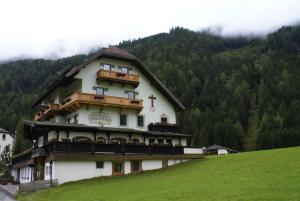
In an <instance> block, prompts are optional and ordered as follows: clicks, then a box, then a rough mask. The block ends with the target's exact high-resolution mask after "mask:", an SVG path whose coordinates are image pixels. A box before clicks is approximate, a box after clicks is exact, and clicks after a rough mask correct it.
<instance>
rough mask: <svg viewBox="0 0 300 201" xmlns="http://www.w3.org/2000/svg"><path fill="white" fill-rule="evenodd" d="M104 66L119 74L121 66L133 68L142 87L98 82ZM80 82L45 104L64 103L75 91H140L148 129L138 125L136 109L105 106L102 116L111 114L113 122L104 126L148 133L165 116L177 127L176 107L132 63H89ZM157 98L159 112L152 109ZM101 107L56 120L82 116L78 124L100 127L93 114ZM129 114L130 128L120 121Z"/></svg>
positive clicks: (78, 78) (56, 93) (78, 77)
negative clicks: (92, 121)
mask: <svg viewBox="0 0 300 201" xmlns="http://www.w3.org/2000/svg"><path fill="white" fill-rule="evenodd" d="M101 63H107V64H111V65H114V66H115V68H113V69H112V71H118V66H126V67H129V68H130V69H132V70H131V71H130V74H135V75H139V76H140V84H139V86H138V87H136V88H134V87H133V86H131V85H125V86H122V85H121V84H112V85H111V84H108V83H107V82H105V81H102V82H100V83H99V82H97V71H99V70H100V69H101V68H102V67H101ZM75 78H76V81H74V82H73V83H72V84H71V85H69V86H68V87H65V88H60V89H58V90H55V91H54V92H53V93H52V94H51V95H50V96H49V97H48V99H46V100H45V101H44V102H45V103H47V101H51V102H53V103H58V104H59V103H61V101H63V100H64V99H65V98H66V97H67V96H66V94H71V93H74V92H81V93H88V94H96V90H95V87H102V88H106V89H107V91H105V92H104V93H105V95H108V96H117V97H125V98H127V97H128V95H127V94H126V93H125V92H126V91H134V92H137V93H138V95H136V99H142V100H143V106H144V108H143V110H142V111H141V112H140V113H139V115H143V116H144V126H142V127H141V126H138V124H137V115H138V114H137V111H136V110H135V109H121V110H120V109H118V108H109V107H105V108H103V109H102V110H101V112H102V113H107V114H108V115H110V117H111V119H112V121H111V123H110V124H105V125H102V126H104V127H120V128H124V127H125V128H126V127H127V128H133V129H137V130H147V125H148V124H150V123H155V122H160V120H161V117H166V118H167V119H168V123H171V124H176V113H175V109H174V106H173V105H172V104H171V103H170V102H169V101H168V100H167V99H166V98H165V96H164V95H163V94H161V93H160V91H159V90H158V89H157V88H156V87H154V86H153V85H152V84H151V83H150V81H149V80H148V79H147V78H146V76H145V75H143V74H142V73H141V72H140V71H139V70H138V69H137V68H136V67H135V66H133V65H132V64H130V63H128V62H123V61H117V60H112V59H107V58H102V59H100V60H96V61H93V62H91V63H90V64H88V65H87V66H86V67H85V68H83V69H81V71H80V72H79V73H78V74H77V75H76V77H75ZM151 95H153V96H154V97H156V99H155V100H154V106H155V109H153V108H152V109H150V108H151V100H150V99H149V98H148V97H149V96H151ZM99 110H100V108H99V107H97V106H94V107H81V108H80V109H78V110H76V111H74V112H71V113H70V114H69V115H68V116H67V117H61V116H56V117H54V118H53V119H52V121H56V122H66V121H67V119H69V118H70V120H71V123H72V122H73V117H74V116H75V115H78V123H80V124H85V125H90V126H100V125H99V124H94V123H91V122H89V115H90V114H91V113H93V112H99ZM120 114H126V115H127V125H126V126H121V125H120V122H119V115H120Z"/></svg>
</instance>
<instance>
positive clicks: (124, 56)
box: [33, 47, 185, 110]
mask: <svg viewBox="0 0 300 201" xmlns="http://www.w3.org/2000/svg"><path fill="white" fill-rule="evenodd" d="M100 58H110V59H115V60H121V61H126V62H130V63H132V64H134V65H135V66H136V67H137V68H138V69H139V70H140V71H141V72H142V73H143V74H144V75H145V76H146V77H147V78H148V79H149V81H150V82H151V84H153V85H154V86H155V87H156V88H157V89H158V90H159V91H160V92H161V93H162V95H164V96H165V97H166V98H167V100H168V101H170V102H171V103H172V105H173V106H174V108H175V109H176V110H184V109H185V107H184V106H183V104H182V103H181V102H180V101H179V100H178V99H177V98H176V97H175V96H174V95H173V94H172V93H171V92H170V91H169V90H168V89H167V87H166V86H165V85H164V84H163V83H162V82H161V81H160V80H159V79H158V78H157V77H156V76H155V75H154V74H153V73H152V72H151V71H150V70H149V69H148V68H146V67H145V66H144V65H143V64H142V62H141V61H139V60H138V59H137V58H136V57H135V56H133V55H132V54H130V53H129V52H127V51H125V50H123V49H120V48H117V47H110V48H102V49H101V50H100V51H99V52H98V53H97V54H95V55H94V56H92V57H91V58H89V59H88V60H86V61H85V62H83V63H82V64H81V65H79V66H75V67H72V68H69V69H67V70H66V71H65V72H64V73H63V74H62V75H61V76H60V77H59V78H58V79H57V80H56V81H54V82H53V83H52V84H51V85H50V86H49V87H48V89H47V91H46V93H45V94H44V95H43V96H42V97H41V98H39V99H38V100H37V101H36V102H35V103H34V105H33V106H36V105H37V104H39V103H40V102H41V101H42V100H43V99H44V98H45V97H46V96H48V95H49V94H50V93H51V92H52V91H54V90H55V89H56V88H57V87H58V86H64V85H67V84H68V83H70V82H71V81H72V79H73V77H74V76H75V75H76V74H78V73H79V71H80V70H81V69H82V68H84V67H86V66H87V65H88V64H89V63H91V62H92V61H94V60H96V59H100Z"/></svg>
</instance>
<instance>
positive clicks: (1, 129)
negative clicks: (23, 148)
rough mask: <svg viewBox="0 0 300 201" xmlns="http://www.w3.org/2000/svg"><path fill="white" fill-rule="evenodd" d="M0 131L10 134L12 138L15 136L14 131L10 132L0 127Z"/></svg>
mask: <svg viewBox="0 0 300 201" xmlns="http://www.w3.org/2000/svg"><path fill="white" fill-rule="evenodd" d="M0 133H5V134H8V135H10V136H11V137H12V138H15V135H14V133H11V132H9V131H7V130H5V129H4V128H0Z"/></svg>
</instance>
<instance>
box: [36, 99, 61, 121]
mask: <svg viewBox="0 0 300 201" xmlns="http://www.w3.org/2000/svg"><path fill="white" fill-rule="evenodd" d="M58 109H59V104H56V103H49V104H48V105H47V106H46V107H45V109H44V111H43V112H42V111H39V112H37V113H36V114H35V115H34V120H35V121H38V120H41V119H42V118H47V117H50V116H52V115H54V114H55V113H56V112H57V111H58Z"/></svg>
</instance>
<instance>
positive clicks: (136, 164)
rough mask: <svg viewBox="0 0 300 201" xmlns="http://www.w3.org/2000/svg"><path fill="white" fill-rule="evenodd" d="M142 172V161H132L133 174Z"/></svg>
mask: <svg viewBox="0 0 300 201" xmlns="http://www.w3.org/2000/svg"><path fill="white" fill-rule="evenodd" d="M139 171H141V162H140V161H131V172H139Z"/></svg>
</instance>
